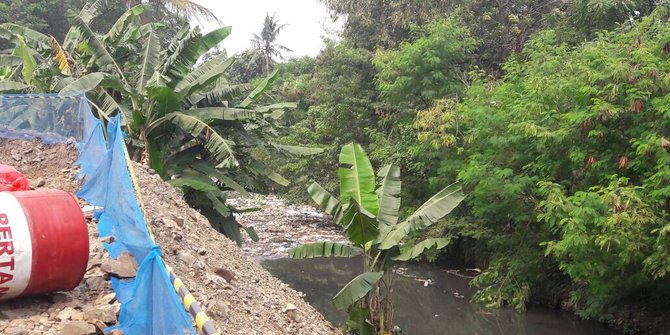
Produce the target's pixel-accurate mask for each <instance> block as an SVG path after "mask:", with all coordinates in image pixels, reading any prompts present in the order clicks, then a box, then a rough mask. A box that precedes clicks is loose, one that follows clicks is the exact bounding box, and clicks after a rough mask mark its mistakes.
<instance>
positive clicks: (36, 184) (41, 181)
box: [32, 177, 47, 187]
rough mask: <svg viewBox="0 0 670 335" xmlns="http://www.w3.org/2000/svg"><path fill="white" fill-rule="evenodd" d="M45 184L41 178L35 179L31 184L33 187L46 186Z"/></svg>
mask: <svg viewBox="0 0 670 335" xmlns="http://www.w3.org/2000/svg"><path fill="white" fill-rule="evenodd" d="M46 183H47V182H46V181H45V180H44V179H43V178H42V177H40V178H37V179H35V180H34V181H33V182H32V185H33V186H34V187H42V186H44V185H46Z"/></svg>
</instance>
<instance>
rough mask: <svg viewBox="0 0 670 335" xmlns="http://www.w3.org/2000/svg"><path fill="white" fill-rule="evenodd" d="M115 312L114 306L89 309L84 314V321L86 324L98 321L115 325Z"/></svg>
mask: <svg viewBox="0 0 670 335" xmlns="http://www.w3.org/2000/svg"><path fill="white" fill-rule="evenodd" d="M116 315H117V311H116V308H115V306H114V305H106V306H101V307H96V308H93V309H89V310H87V311H85V312H84V319H85V320H86V321H88V322H93V321H95V320H100V321H102V322H104V323H106V324H110V325H111V324H114V323H116Z"/></svg>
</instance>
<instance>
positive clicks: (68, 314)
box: [55, 307, 76, 321]
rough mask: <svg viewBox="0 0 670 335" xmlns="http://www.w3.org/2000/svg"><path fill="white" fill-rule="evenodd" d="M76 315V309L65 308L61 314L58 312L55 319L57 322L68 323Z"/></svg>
mask: <svg viewBox="0 0 670 335" xmlns="http://www.w3.org/2000/svg"><path fill="white" fill-rule="evenodd" d="M74 313H76V311H75V310H74V308H71V307H65V308H64V309H63V310H61V311H60V312H58V314H56V317H55V319H56V321H68V320H72V314H74Z"/></svg>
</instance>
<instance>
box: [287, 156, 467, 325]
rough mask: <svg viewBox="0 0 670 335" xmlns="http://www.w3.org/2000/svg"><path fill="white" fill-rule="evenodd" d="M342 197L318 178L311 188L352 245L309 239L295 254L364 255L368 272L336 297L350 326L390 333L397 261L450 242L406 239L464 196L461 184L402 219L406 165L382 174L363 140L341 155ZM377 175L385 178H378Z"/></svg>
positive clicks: (392, 167)
mask: <svg viewBox="0 0 670 335" xmlns="http://www.w3.org/2000/svg"><path fill="white" fill-rule="evenodd" d="M338 174H339V178H340V190H339V191H340V197H339V199H338V198H336V197H334V196H333V195H332V194H331V193H329V192H328V191H326V190H325V189H324V188H323V187H321V186H320V185H319V184H318V183H313V184H311V185H310V186H309V188H308V192H309V194H310V196H311V197H312V199H313V200H314V201H315V202H316V203H317V204H318V205H319V207H320V208H321V210H323V211H324V212H326V213H328V214H330V215H332V216H333V218H334V220H335V222H336V223H337V224H339V225H342V226H343V227H344V231H345V234H346V236H347V237H348V239H349V241H350V242H351V243H350V244H342V243H335V242H315V243H308V244H304V245H301V246H298V247H296V248H293V249H290V250H289V257H292V258H312V257H354V256H360V255H362V256H363V260H364V267H363V272H362V273H361V274H359V275H358V276H356V277H355V278H354V279H352V280H351V281H350V282H349V283H348V284H346V285H345V286H344V287H343V288H342V289H341V290H340V291H339V292H338V293H337V294H336V295H335V297H333V303H334V304H335V307H337V308H338V309H347V310H348V312H349V320H348V321H347V324H346V326H347V328H349V330H350V331H352V332H355V333H358V334H361V335H368V334H388V333H389V329H390V328H389V325H391V324H392V320H390V318H389V316H390V314H391V313H390V310H391V301H390V299H389V293H390V291H391V284H392V281H393V278H392V277H393V273H394V264H395V262H397V261H407V260H411V259H414V258H417V257H419V256H421V255H422V254H423V253H424V252H425V251H427V250H430V249H441V248H444V247H445V246H447V245H448V244H449V239H447V238H430V239H426V240H424V241H421V242H419V243H416V244H414V245H413V246H405V245H403V243H402V241H403V239H404V238H405V237H407V236H408V235H409V234H411V233H413V232H419V231H421V230H423V229H425V228H427V227H429V226H431V225H432V224H434V223H436V222H437V221H438V220H440V219H442V218H443V217H444V216H446V215H447V214H449V213H450V212H451V211H452V210H453V209H454V208H455V207H456V206H458V204H459V203H460V202H461V201H462V200H463V198H464V196H463V193H462V191H461V186H460V185H459V184H452V185H449V186H447V187H445V188H444V189H443V190H442V191H440V192H438V193H437V194H435V195H434V196H433V197H432V198H430V199H429V200H428V201H426V202H425V203H424V204H423V205H422V206H421V207H419V209H417V210H416V211H415V212H414V213H413V214H411V215H409V216H408V217H407V218H405V219H404V220H401V221H400V220H399V216H400V215H399V210H400V191H401V181H400V168H399V167H398V166H396V165H393V164H392V165H387V166H385V167H383V168H381V169H380V170H379V171H378V173H377V176H376V177H375V173H374V171H373V169H372V165H371V164H370V161H369V159H368V157H367V155H366V153H365V151H363V149H362V148H361V146H360V145H359V144H356V143H350V144H347V145H345V146H344V147H342V150H341V152H340V157H339V170H338ZM376 180H378V181H379V182H378V183H377V182H376Z"/></svg>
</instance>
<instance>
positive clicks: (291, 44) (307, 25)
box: [194, 0, 340, 57]
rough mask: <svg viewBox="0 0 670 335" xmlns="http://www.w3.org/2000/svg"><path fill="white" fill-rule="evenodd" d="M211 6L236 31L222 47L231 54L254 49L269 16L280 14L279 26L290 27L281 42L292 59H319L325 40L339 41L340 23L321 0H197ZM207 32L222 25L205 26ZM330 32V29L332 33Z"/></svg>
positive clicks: (203, 26)
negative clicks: (255, 35)
mask: <svg viewBox="0 0 670 335" xmlns="http://www.w3.org/2000/svg"><path fill="white" fill-rule="evenodd" d="M194 2H196V3H198V4H200V5H203V6H205V7H207V8H208V9H209V10H211V11H212V12H213V13H214V14H215V15H216V16H217V17H218V18H219V19H220V20H221V21H223V24H224V26H232V27H233V32H232V34H231V35H230V36H228V37H227V38H226V39H225V40H224V41H223V43H222V44H221V45H222V46H223V47H224V48H225V49H226V50H227V51H228V54H229V55H232V54H235V53H237V52H239V51H242V50H246V49H248V48H250V47H251V43H250V42H249V40H250V39H251V37H252V34H254V33H255V34H259V35H260V31H261V29H262V27H263V19H264V18H265V13H269V14H270V16H272V14H276V15H275V18H276V19H277V20H278V21H279V24H286V27H284V29H283V30H282V31H281V33H280V34H279V37H278V38H277V41H278V43H279V44H280V45H283V46H285V47H287V48H289V49H291V50H293V52H292V53H290V54H288V55H286V56H288V57H300V56H304V55H308V56H312V57H314V56H316V55H317V54H318V53H319V50H321V49H322V48H323V46H324V43H323V39H322V37H324V36H325V37H329V38H335V37H336V36H335V35H333V31H334V30H335V29H339V26H340V24H339V23H338V24H334V23H332V20H331V19H330V17H329V15H328V11H327V9H326V6H325V5H323V4H322V3H320V2H319V1H318V0H241V1H227V0H194ZM201 26H202V29H203V32H205V33H206V32H209V31H211V30H213V29H215V28H218V27H219V26H218V25H217V24H216V23H212V22H203V23H202V24H201ZM327 30H330V32H328V31H327Z"/></svg>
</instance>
